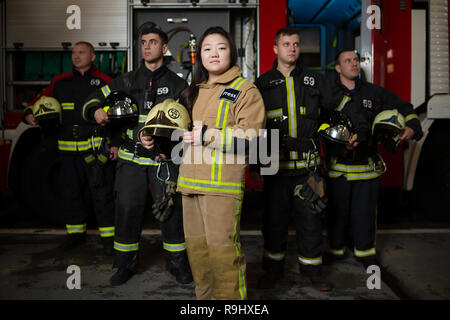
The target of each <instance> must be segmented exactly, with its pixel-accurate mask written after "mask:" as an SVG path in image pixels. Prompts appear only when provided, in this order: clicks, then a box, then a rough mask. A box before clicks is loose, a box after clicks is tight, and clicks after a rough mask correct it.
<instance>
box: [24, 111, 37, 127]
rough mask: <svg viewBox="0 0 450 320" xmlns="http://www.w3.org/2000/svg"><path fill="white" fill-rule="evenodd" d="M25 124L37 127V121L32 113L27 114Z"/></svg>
mask: <svg viewBox="0 0 450 320" xmlns="http://www.w3.org/2000/svg"><path fill="white" fill-rule="evenodd" d="M25 122H26V123H28V124H29V125H31V126H36V125H37V120H36V118H35V117H34V116H33V114H32V113H30V114H27V115H26V116H25Z"/></svg>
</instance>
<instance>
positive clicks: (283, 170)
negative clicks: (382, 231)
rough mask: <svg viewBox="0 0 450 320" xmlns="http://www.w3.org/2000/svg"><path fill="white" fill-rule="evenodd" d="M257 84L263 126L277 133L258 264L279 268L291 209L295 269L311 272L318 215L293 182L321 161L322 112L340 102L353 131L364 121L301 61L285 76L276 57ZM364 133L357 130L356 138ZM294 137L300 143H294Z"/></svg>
mask: <svg viewBox="0 0 450 320" xmlns="http://www.w3.org/2000/svg"><path fill="white" fill-rule="evenodd" d="M256 85H257V87H258V88H259V89H260V91H261V94H262V96H263V98H264V104H265V107H266V112H267V128H268V129H278V130H280V137H281V138H280V164H279V171H278V173H277V174H276V175H274V176H265V177H264V195H265V197H264V198H265V200H266V202H267V203H266V205H265V211H264V216H263V226H262V232H263V236H264V254H263V268H264V269H265V270H266V271H268V272H274V273H281V272H283V268H284V261H285V254H286V245H287V236H288V223H289V219H290V215H291V213H294V220H295V226H296V234H297V236H296V237H297V238H296V239H297V248H298V262H299V268H300V272H301V273H302V274H304V275H306V276H312V275H314V273H318V272H320V266H321V264H322V251H323V236H322V222H321V215H320V214H316V213H315V212H311V210H310V209H309V204H308V202H307V201H305V200H303V199H301V198H300V197H298V196H295V195H294V192H295V191H296V187H297V186H303V185H305V183H306V180H307V179H308V177H309V176H310V172H311V171H314V170H316V169H317V168H318V166H319V165H320V155H319V150H318V146H319V142H318V141H317V130H318V128H319V126H320V124H321V121H320V118H321V113H324V112H328V111H330V112H331V111H332V110H334V109H336V108H337V107H338V106H344V105H345V109H344V112H346V113H348V115H349V117H350V118H351V119H352V120H353V122H354V123H355V124H357V125H356V127H357V128H358V130H359V129H360V125H361V126H362V125H363V123H364V122H363V121H362V118H361V117H359V116H358V115H357V114H355V113H354V112H352V110H351V105H352V104H351V103H347V104H345V103H346V102H347V101H348V100H350V99H349V98H348V97H346V96H344V95H343V94H342V93H340V92H337V91H336V90H335V88H332V87H331V86H330V84H329V83H328V81H327V80H326V79H325V78H324V77H323V76H322V75H320V74H318V73H316V72H314V71H310V70H306V69H304V68H303V67H302V66H300V65H297V67H296V68H295V69H294V70H293V71H292V72H291V74H290V76H289V77H284V76H283V74H282V73H281V72H280V71H278V70H277V62H276V61H275V63H274V66H273V69H272V70H270V71H268V72H266V73H264V74H263V75H262V76H260V77H259V78H258V79H257V81H256ZM361 129H362V128H361ZM365 130H366V131H367V128H365ZM365 134H366V133H365ZM365 134H363V130H361V132H360V137H361V138H362V137H363V136H364V135H365ZM296 141H297V142H298V143H299V144H298V145H297V146H296V147H293V145H295V142H296ZM272 157H273V155H272Z"/></svg>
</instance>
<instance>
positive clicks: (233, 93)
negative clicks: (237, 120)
mask: <svg viewBox="0 0 450 320" xmlns="http://www.w3.org/2000/svg"><path fill="white" fill-rule="evenodd" d="M241 92H242V91H241V90H236V89H232V88H225V89H223V91H222V93H221V94H220V97H219V99H225V100H229V101H231V102H233V103H234V102H236V101H237V99H238V98H239V95H240V94H241Z"/></svg>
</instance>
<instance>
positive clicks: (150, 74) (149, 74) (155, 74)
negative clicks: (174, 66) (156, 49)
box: [139, 59, 167, 80]
mask: <svg viewBox="0 0 450 320" xmlns="http://www.w3.org/2000/svg"><path fill="white" fill-rule="evenodd" d="M139 71H140V73H141V74H142V75H143V76H144V77H145V78H151V79H152V80H156V79H159V78H161V77H162V76H163V75H164V74H165V73H166V71H167V66H166V65H165V64H164V63H163V65H162V66H161V67H159V68H158V69H156V70H155V71H151V70H150V69H148V68H147V67H146V66H145V62H144V59H142V61H141V66H140V68H139Z"/></svg>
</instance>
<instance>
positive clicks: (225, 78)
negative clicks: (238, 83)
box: [197, 65, 242, 88]
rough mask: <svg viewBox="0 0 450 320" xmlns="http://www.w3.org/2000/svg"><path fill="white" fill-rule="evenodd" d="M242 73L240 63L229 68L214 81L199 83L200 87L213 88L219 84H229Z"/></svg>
mask: <svg viewBox="0 0 450 320" xmlns="http://www.w3.org/2000/svg"><path fill="white" fill-rule="evenodd" d="M241 74H242V70H241V68H239V66H238V65H234V66H233V67H231V68H230V69H228V70H227V71H226V72H225V73H223V74H222V75H221V76H220V77H219V79H217V81H216V82H214V83H206V82H202V83H199V84H197V86H199V87H200V88H212V87H214V86H215V85H217V84H227V83H230V82H231V81H233V80H234V79H236V78H237V77H239V76H240V75H241Z"/></svg>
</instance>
